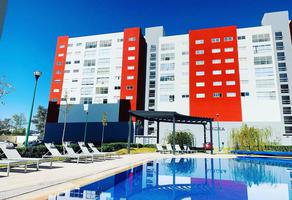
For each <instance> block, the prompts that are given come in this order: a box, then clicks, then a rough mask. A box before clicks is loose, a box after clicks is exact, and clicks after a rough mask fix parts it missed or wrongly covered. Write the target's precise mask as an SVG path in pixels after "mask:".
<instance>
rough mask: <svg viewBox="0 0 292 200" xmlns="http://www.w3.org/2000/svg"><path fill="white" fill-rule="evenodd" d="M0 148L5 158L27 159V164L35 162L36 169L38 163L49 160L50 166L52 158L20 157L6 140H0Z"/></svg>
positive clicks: (13, 159) (14, 159)
mask: <svg viewBox="0 0 292 200" xmlns="http://www.w3.org/2000/svg"><path fill="white" fill-rule="evenodd" d="M0 149H2V151H3V153H4V154H5V156H6V157H7V159H9V160H12V161H27V165H32V164H36V169H37V170H39V165H40V164H41V163H45V162H50V168H52V165H53V160H52V159H46V158H26V157H21V155H20V154H19V153H18V151H17V150H16V149H15V147H14V146H13V145H11V144H9V143H6V142H0Z"/></svg>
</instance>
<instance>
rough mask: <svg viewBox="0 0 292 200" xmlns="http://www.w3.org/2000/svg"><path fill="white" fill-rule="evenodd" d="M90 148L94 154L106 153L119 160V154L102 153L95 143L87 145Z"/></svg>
mask: <svg viewBox="0 0 292 200" xmlns="http://www.w3.org/2000/svg"><path fill="white" fill-rule="evenodd" d="M87 144H88V146H89V147H90V149H91V150H92V151H93V153H105V154H106V155H108V156H110V157H112V156H117V157H118V158H119V157H120V155H119V154H117V153H116V152H100V151H99V150H98V149H97V148H96V147H95V146H94V144H93V143H87Z"/></svg>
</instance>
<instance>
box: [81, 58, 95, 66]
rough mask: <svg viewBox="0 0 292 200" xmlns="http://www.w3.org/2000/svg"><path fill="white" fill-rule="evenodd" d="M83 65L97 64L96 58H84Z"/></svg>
mask: <svg viewBox="0 0 292 200" xmlns="http://www.w3.org/2000/svg"><path fill="white" fill-rule="evenodd" d="M83 66H85V67H90V66H95V59H91V60H84V64H83Z"/></svg>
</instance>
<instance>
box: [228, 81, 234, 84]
mask: <svg viewBox="0 0 292 200" xmlns="http://www.w3.org/2000/svg"><path fill="white" fill-rule="evenodd" d="M226 85H235V81H226Z"/></svg>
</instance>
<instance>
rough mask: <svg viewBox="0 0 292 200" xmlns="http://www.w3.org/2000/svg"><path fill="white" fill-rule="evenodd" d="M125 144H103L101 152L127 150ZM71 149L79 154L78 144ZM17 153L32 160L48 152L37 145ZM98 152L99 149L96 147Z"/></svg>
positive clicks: (72, 145)
mask: <svg viewBox="0 0 292 200" xmlns="http://www.w3.org/2000/svg"><path fill="white" fill-rule="evenodd" d="M127 146H128V144H127V143H105V144H104V145H103V147H102V150H103V151H104V152H113V151H118V150H120V149H123V148H127ZM71 147H72V148H73V149H74V151H75V152H80V147H79V145H78V144H75V143H72V144H71ZM143 147H146V148H156V145H153V144H145V145H142V144H131V148H143ZM56 148H57V149H58V150H59V151H60V152H62V151H63V148H62V145H56ZM16 149H17V151H18V152H19V153H20V155H21V156H23V157H33V158H41V157H42V156H43V155H44V154H46V153H47V152H48V149H47V148H46V147H45V145H38V146H34V147H28V148H25V147H17V148H16ZM98 149H99V150H100V147H98ZM0 158H5V155H4V154H3V153H2V151H1V149H0Z"/></svg>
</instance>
